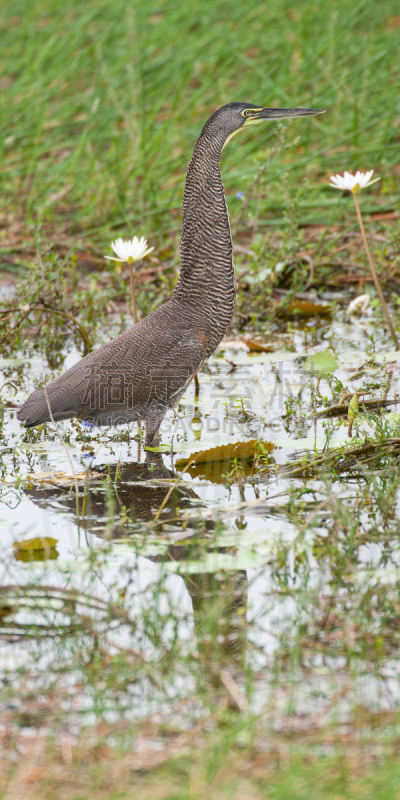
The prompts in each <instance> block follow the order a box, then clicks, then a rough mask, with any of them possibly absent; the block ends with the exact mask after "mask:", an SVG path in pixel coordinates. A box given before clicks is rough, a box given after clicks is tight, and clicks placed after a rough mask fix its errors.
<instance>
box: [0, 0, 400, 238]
mask: <svg viewBox="0 0 400 800" xmlns="http://www.w3.org/2000/svg"><path fill="white" fill-rule="evenodd" d="M398 14H399V8H398V4H397V3H396V2H395V0H386V2H383V3H376V2H374V1H373V0H366V1H365V0H364V2H358V3H356V4H354V5H350V4H349V3H348V2H346V1H345V0H336V1H335V3H334V4H328V3H325V2H322V0H313V2H308V1H307V2H306V0H297V2H296V3H295V4H293V2H291V1H289V0H271V2H269V3H263V4H260V3H259V1H258V0H247V2H246V3H243V2H239V1H238V0H234V1H232V0H231V2H216V1H215V0H202V2H199V0H196V1H194V0H188V1H187V2H185V3H182V4H181V3H180V4H174V3H172V2H165V1H163V0H149V2H143V1H142V0H140V2H136V3H134V2H131V0H114V2H112V3H110V2H109V0H95V2H93V0H86V1H85V2H81V3H78V2H76V0H74V1H72V0H64V1H63V2H60V0H56V1H55V0H44V1H43V0H41V1H40V2H35V3H32V2H28V0H13V2H10V0H6V2H4V3H3V4H2V9H1V11H0V30H1V41H2V47H1V53H0V87H1V95H0V103H1V118H2V134H1V142H0V146H1V156H0V157H1V180H2V184H1V197H2V206H3V213H4V214H5V217H6V221H8V222H9V220H10V214H11V215H14V216H12V218H13V219H15V218H17V219H18V220H24V221H26V222H31V221H36V220H37V219H39V218H40V219H42V220H43V221H44V222H45V223H47V224H48V225H51V226H53V225H54V223H57V225H58V226H59V227H58V230H59V232H62V233H63V234H67V235H69V236H70V235H73V236H74V235H76V234H82V232H84V233H85V234H87V235H88V236H90V237H94V236H97V237H99V238H100V239H103V238H104V239H105V238H108V237H109V234H110V227H112V229H113V230H112V233H113V234H114V233H115V232H116V230H117V231H118V232H120V233H122V234H123V233H124V232H125V231H126V232H131V231H132V232H136V231H140V233H144V234H150V232H151V233H152V234H153V235H155V234H160V235H163V234H164V233H165V232H173V231H174V230H178V229H179V214H180V206H181V200H182V192H183V173H184V171H185V168H186V164H187V162H188V160H189V158H190V155H191V152H192V148H193V145H194V142H195V140H196V137H197V135H198V133H199V131H200V129H201V126H202V124H203V123H204V121H205V120H206V119H207V117H208V116H209V114H210V113H211V112H212V111H213V110H214V109H215V108H217V107H218V106H220V105H222V104H224V103H226V102H229V101H232V100H245V101H246V100H249V101H252V102H256V103H262V104H265V105H271V106H272V105H277V106H279V105H281V106H295V105H305V106H313V107H321V108H326V110H327V114H326V115H325V116H323V117H318V118H315V119H312V120H307V121H304V120H297V121H296V122H295V123H294V127H293V128H292V131H293V136H294V135H296V137H297V136H298V137H299V140H298V141H297V143H296V145H295V147H294V148H291V150H290V151H289V152H288V153H286V154H283V155H279V156H278V157H277V158H276V159H274V161H273V164H272V165H271V167H270V168H269V169H268V172H267V175H266V179H267V181H268V185H269V188H268V191H267V192H264V195H263V200H262V202H263V205H262V209H261V210H262V212H263V213H262V216H263V217H264V218H265V219H268V217H271V221H273V222H274V223H276V222H278V223H279V222H282V213H280V209H281V208H282V190H281V187H280V185H279V184H280V177H281V175H282V172H283V171H284V172H286V171H288V170H289V173H290V179H291V181H290V182H291V185H295V184H296V183H297V182H299V181H300V180H302V179H303V177H304V175H307V176H308V177H309V182H310V183H309V187H308V190H307V193H306V196H305V197H303V198H302V201H301V203H300V210H301V214H300V221H301V220H303V221H304V220H306V221H307V220H308V221H310V220H312V221H313V222H324V223H329V222H332V221H333V220H334V219H336V217H337V215H338V214H339V210H338V201H339V197H338V195H337V194H336V193H334V192H332V190H330V189H329V188H328V187H327V185H326V178H327V176H328V175H329V174H330V172H332V171H340V170H342V169H346V168H347V169H352V168H355V167H359V168H375V169H379V171H380V174H381V175H382V176H383V181H382V184H381V185H380V187H379V189H377V190H376V192H374V196H375V197H378V196H379V192H382V193H383V195H384V199H385V195H388V197H387V198H386V199H387V200H388V202H390V204H391V207H392V204H393V201H394V197H395V195H394V193H395V192H396V189H397V184H398V181H399V175H400V171H399V170H398V171H396V169H394V167H395V165H396V164H397V161H398V138H399V125H400V99H399V94H398V79H399V76H398V73H399V69H398V53H399V22H400V17H399V15H398ZM275 135H276V126H275V125H265V126H260V127H259V128H257V129H255V132H254V131H250V132H246V133H245V134H243V135H242V137H241V138H240V137H238V138H237V139H235V140H234V142H232V143H231V144H230V146H229V148H227V149H226V151H225V153H226V155H225V154H224V158H223V174H224V180H225V184H226V187H227V191H228V194H229V193H231V194H232V195H233V197H232V198H231V199H230V206H231V211H233V212H234V213H235V210H236V208H237V209H239V201H238V200H236V197H235V195H236V192H237V191H239V190H240V191H244V192H245V191H246V186H248V184H249V182H250V181H251V180H252V178H253V177H254V175H255V173H256V171H257V169H258V168H259V165H260V159H261V160H262V158H263V153H264V156H265V151H266V149H268V148H269V147H270V146H271V144H272V142H273V140H274V137H275ZM340 213H341V212H340Z"/></svg>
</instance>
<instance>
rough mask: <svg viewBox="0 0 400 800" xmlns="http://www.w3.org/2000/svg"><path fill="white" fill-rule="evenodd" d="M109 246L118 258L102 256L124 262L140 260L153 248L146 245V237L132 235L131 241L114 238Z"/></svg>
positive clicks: (130, 262)
mask: <svg viewBox="0 0 400 800" xmlns="http://www.w3.org/2000/svg"><path fill="white" fill-rule="evenodd" d="M111 247H112V249H113V250H114V253H116V255H117V256H118V258H114V257H113V256H104V258H108V260H109V261H120V262H122V263H126V264H133V262H134V261H140V260H141V259H142V258H145V256H148V255H149V253H151V252H152V250H154V247H147V239H145V238H144V236H142V238H141V239H139V238H138V237H137V236H134V237H133V239H132V241H131V242H130V241H129V239H128V241H127V242H126V241H124V239H116V240H115V242H111Z"/></svg>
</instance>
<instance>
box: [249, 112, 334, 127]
mask: <svg viewBox="0 0 400 800" xmlns="http://www.w3.org/2000/svg"><path fill="white" fill-rule="evenodd" d="M314 114H325V109H323V108H255V109H254V111H252V113H251V116H250V117H247V119H246V120H245V123H244V124H245V125H251V124H252V123H254V122H261V120H264V119H291V118H292V117H309V116H312V115H314Z"/></svg>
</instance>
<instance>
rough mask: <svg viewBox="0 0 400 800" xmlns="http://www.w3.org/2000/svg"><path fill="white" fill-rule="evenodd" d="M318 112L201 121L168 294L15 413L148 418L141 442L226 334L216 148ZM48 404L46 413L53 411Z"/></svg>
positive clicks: (229, 304)
mask: <svg viewBox="0 0 400 800" xmlns="http://www.w3.org/2000/svg"><path fill="white" fill-rule="evenodd" d="M320 113H323V112H322V110H321V109H315V108H287V109H286V108H285V109H278V108H261V107H259V106H255V105H253V104H251V103H228V105H225V106H223V107H222V108H219V109H218V111H215V113H214V114H212V116H211V117H210V118H209V119H208V120H207V122H206V124H205V125H204V128H203V130H202V132H201V134H200V136H199V138H198V140H197V143H196V146H195V148H194V153H193V156H192V160H191V161H190V164H189V167H188V171H187V175H186V185H185V193H184V199H183V222H182V237H181V245H180V256H181V271H180V277H179V280H178V283H177V285H176V288H175V291H174V294H173V296H172V297H171V299H170V300H168V301H167V302H166V303H164V304H163V305H161V306H160V307H159V308H157V309H155V311H152V312H151V313H150V314H149V315H148V316H147V317H145V318H144V319H142V320H141V321H140V322H138V323H137V324H136V325H134V326H133V327H132V328H129V330H127V331H125V332H124V333H122V334H121V335H120V336H117V337H116V338H115V339H112V341H111V342H108V343H107V344H105V345H103V346H102V347H100V348H99V349H98V350H94V351H93V352H92V353H89V355H87V356H85V357H84V358H82V360H81V361H79V362H78V363H77V364H75V365H74V366H73V367H71V368H70V369H68V370H67V371H66V372H64V373H63V374H62V375H60V376H59V377H57V378H55V380H53V381H51V382H50V383H49V384H48V385H47V386H46V387H44V388H43V389H37V390H36V391H34V392H32V394H31V395H30V396H29V397H28V399H27V400H26V402H25V403H24V404H23V406H22V407H21V409H20V410H19V412H18V415H17V416H18V419H19V420H21V421H24V422H25V427H27V428H30V427H33V426H34V425H39V424H40V423H42V422H48V421H50V420H51V419H53V420H55V421H57V420H62V419H68V418H70V417H78V418H79V419H81V420H87V421H88V422H92V423H94V424H96V425H117V424H118V423H122V422H129V421H131V420H136V421H138V420H143V419H144V420H145V423H146V437H145V444H146V445H147V446H152V445H153V446H155V445H156V444H158V431H159V427H160V424H161V422H162V420H163V418H164V416H165V414H166V412H167V410H168V408H170V407H171V406H173V405H174V404H175V403H177V402H178V400H179V398H180V397H181V395H182V394H183V392H184V390H185V388H186V386H187V385H188V384H189V382H190V381H191V379H192V378H193V375H195V373H197V370H198V369H199V367H201V365H202V364H203V363H204V361H206V359H207V358H208V357H209V356H210V355H211V354H212V353H213V352H214V350H215V349H216V347H217V346H218V344H219V343H220V341H221V339H222V338H223V336H224V334H225V332H226V330H227V328H228V325H229V323H230V320H231V318H232V315H233V312H234V307H235V296H236V282H235V271H234V265H233V255H232V238H231V232H230V227H229V217H228V209H227V205H226V200H225V194H224V188H223V185H222V180H221V173H220V165H219V161H220V156H221V151H222V149H223V147H224V146H225V144H226V143H227V142H228V141H229V139H231V138H232V136H234V134H235V133H237V132H238V131H239V130H241V129H242V128H246V127H248V126H249V125H255V124H258V123H261V122H264V121H265V120H277V119H286V118H288V119H291V118H292V117H304V116H310V115H313V114H320ZM50 409H51V413H50Z"/></svg>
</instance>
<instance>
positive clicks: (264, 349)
mask: <svg viewBox="0 0 400 800" xmlns="http://www.w3.org/2000/svg"><path fill="white" fill-rule="evenodd" d="M244 343H245V345H246V347H247V348H248V350H250V353H273V351H274V348H273V346H272V345H271V344H267V343H266V342H258V341H257V340H256V339H245V340H244Z"/></svg>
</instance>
